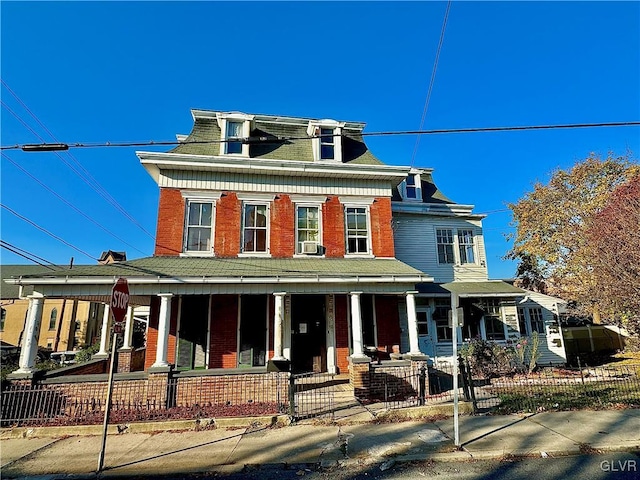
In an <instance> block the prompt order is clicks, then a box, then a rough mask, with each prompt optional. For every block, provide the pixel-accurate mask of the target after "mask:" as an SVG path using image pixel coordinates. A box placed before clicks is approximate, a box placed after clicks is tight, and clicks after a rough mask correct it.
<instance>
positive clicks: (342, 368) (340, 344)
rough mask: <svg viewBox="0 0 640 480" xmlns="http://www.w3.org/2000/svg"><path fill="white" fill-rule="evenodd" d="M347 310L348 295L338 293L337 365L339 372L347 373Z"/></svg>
mask: <svg viewBox="0 0 640 480" xmlns="http://www.w3.org/2000/svg"><path fill="white" fill-rule="evenodd" d="M347 312H348V311H347V296H346V295H336V296H335V317H336V318H335V320H336V365H337V367H338V373H345V372H347V371H348V370H349V353H350V352H349V319H348V318H347Z"/></svg>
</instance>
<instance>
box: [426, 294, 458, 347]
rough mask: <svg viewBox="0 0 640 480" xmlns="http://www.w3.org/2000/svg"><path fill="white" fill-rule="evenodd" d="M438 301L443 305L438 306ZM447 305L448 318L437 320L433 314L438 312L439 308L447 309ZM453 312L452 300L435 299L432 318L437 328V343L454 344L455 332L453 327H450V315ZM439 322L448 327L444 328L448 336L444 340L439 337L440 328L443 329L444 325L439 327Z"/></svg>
mask: <svg viewBox="0 0 640 480" xmlns="http://www.w3.org/2000/svg"><path fill="white" fill-rule="evenodd" d="M438 300H442V302H441V303H442V304H441V305H438ZM445 303H447V307H448V308H447V309H446V312H447V315H446V318H444V319H442V318H436V317H434V316H433V314H434V313H435V312H436V310H437V309H438V308H445V305H444V304H445ZM450 311H451V299H450V298H444V297H443V298H434V299H433V304H432V310H431V318H432V319H433V324H434V326H435V334H436V343H441V344H451V343H453V332H452V329H451V326H450V325H449V313H448V312H450ZM438 322H445V323H446V326H445V327H444V329H445V330H444V331H445V333H446V335H445V336H444V337H443V339H442V340H441V339H440V336H439V335H438V329H439V328H443V326H442V325H440V326H438Z"/></svg>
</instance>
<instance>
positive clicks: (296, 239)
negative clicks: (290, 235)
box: [294, 202, 324, 258]
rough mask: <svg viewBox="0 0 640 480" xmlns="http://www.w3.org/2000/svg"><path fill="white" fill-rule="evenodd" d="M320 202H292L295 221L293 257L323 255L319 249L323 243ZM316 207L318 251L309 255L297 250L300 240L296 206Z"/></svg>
mask: <svg viewBox="0 0 640 480" xmlns="http://www.w3.org/2000/svg"><path fill="white" fill-rule="evenodd" d="M322 205H323V203H322V202H299V203H295V202H294V208H295V215H294V217H295V218H294V222H295V225H294V227H295V231H296V233H295V242H296V243H295V248H294V257H300V258H304V257H309V256H314V257H318V256H324V255H323V254H322V253H321V251H320V247H322V245H323V243H322V242H323V237H322ZM300 207H302V208H305V207H306V208H309V207H311V208H317V209H318V253H316V254H315V255H311V254H305V253H302V252H298V244H299V243H300V241H299V240H298V238H299V237H298V208H300Z"/></svg>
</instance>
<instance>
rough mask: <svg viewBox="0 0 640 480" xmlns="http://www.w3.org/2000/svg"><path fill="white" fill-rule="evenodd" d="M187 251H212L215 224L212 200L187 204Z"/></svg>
mask: <svg viewBox="0 0 640 480" xmlns="http://www.w3.org/2000/svg"><path fill="white" fill-rule="evenodd" d="M187 209H188V210H187V211H188V215H187V235H186V248H185V250H186V251H187V252H210V251H211V248H212V244H211V237H212V235H211V231H212V226H213V203H212V202H195V201H190V202H188V206H187Z"/></svg>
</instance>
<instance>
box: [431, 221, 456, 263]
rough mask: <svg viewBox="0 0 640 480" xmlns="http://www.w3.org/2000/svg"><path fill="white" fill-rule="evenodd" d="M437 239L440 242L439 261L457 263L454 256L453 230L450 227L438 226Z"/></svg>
mask: <svg viewBox="0 0 640 480" xmlns="http://www.w3.org/2000/svg"><path fill="white" fill-rule="evenodd" d="M436 240H437V243H438V263H441V264H447V263H455V260H454V257H453V231H452V230H450V229H448V228H438V229H437V230H436Z"/></svg>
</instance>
